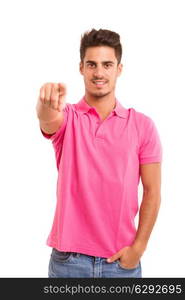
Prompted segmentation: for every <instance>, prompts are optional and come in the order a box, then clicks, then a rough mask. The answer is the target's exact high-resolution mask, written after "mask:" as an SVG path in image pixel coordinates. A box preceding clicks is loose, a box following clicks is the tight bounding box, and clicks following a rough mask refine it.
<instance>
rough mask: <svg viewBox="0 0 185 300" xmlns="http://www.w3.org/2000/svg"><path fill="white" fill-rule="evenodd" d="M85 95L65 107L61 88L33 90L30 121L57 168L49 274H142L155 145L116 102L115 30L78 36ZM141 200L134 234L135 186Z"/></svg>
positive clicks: (154, 191) (157, 153)
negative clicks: (33, 115)
mask: <svg viewBox="0 0 185 300" xmlns="http://www.w3.org/2000/svg"><path fill="white" fill-rule="evenodd" d="M80 56H81V62H80V73H81V74H82V76H83V78H84V84H85V95H84V97H83V98H82V99H81V100H80V101H79V102H78V103H76V104H70V103H65V95H66V87H65V85H64V84H63V83H59V84H57V83H56V84H55V83H46V84H44V85H43V86H42V87H41V89H40V95H39V99H38V102H37V107H36V109H37V116H38V118H39V122H40V130H41V132H42V134H43V136H44V137H46V138H48V139H51V141H52V143H53V147H54V151H55V157H56V165H57V169H58V181H57V204H56V210H55V216H54V221H53V226H52V230H51V232H50V235H49V237H48V239H47V245H48V246H50V247H52V248H53V249H52V253H51V257H50V262H49V277H109V278H111V277H142V272H141V261H140V259H141V257H142V255H143V253H144V251H145V249H146V247H147V243H148V240H149V237H150V234H151V232H152V229H153V226H154V223H155V221H156V218H157V214H158V210H159V206H160V198H161V196H160V186H161V161H162V146H161V142H160V138H159V134H158V132H157V129H156V127H155V124H154V122H153V121H152V119H151V118H150V117H148V116H146V115H145V114H143V113H141V112H137V111H136V110H135V109H134V108H128V109H127V108H125V107H123V106H122V105H121V103H120V102H119V101H118V100H117V98H116V97H115V87H116V81H117V78H118V76H120V74H121V71H122V64H121V56H122V47H121V44H120V37H119V35H118V34H117V33H115V32H112V31H109V30H102V29H100V30H95V29H93V30H91V31H90V32H86V33H85V34H84V35H83V36H82V38H81V46H80ZM140 178H141V181H142V185H143V198H142V202H141V206H140V209H139V223H138V227H137V230H136V228H135V224H134V218H135V216H136V214H137V212H138V184H139V180H140Z"/></svg>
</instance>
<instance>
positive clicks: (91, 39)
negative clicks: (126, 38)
mask: <svg viewBox="0 0 185 300" xmlns="http://www.w3.org/2000/svg"><path fill="white" fill-rule="evenodd" d="M93 46H109V47H112V48H114V50H115V55H116V58H117V60H118V64H119V63H120V61H121V56H122V46H121V43H120V36H119V34H118V33H116V32H114V31H110V30H107V29H99V30H96V29H92V30H91V31H86V32H85V33H84V35H83V36H81V44H80V58H81V61H83V59H84V57H85V51H86V49H87V48H89V47H93Z"/></svg>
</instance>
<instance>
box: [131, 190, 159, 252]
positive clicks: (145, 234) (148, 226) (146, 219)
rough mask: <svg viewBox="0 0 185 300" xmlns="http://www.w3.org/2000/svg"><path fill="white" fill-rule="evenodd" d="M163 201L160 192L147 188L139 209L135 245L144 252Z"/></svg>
mask: <svg viewBox="0 0 185 300" xmlns="http://www.w3.org/2000/svg"><path fill="white" fill-rule="evenodd" d="M160 202H161V196H160V193H159V192H158V193H157V192H156V191H154V192H152V191H147V190H145V191H144V193H143V199H142V202H141V206H140V211H139V223H138V228H137V232H136V237H135V240H134V243H133V246H134V247H136V248H137V249H138V251H140V252H141V253H143V252H144V251H145V249H146V246H147V243H148V240H149V237H150V234H151V232H152V229H153V227H154V224H155V221H156V219H157V215H158V211H159V207H160Z"/></svg>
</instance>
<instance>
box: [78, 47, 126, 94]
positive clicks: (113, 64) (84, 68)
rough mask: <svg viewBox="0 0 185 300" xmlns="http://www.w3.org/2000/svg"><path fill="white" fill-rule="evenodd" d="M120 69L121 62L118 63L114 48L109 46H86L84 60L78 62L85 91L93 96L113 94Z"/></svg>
mask: <svg viewBox="0 0 185 300" xmlns="http://www.w3.org/2000/svg"><path fill="white" fill-rule="evenodd" d="M121 71H122V64H119V65H118V61H117V58H116V56H115V50H114V48H111V47H109V46H96V47H89V48H87V49H86V52H85V57H84V60H83V62H81V63H80V72H81V74H82V75H83V77H84V83H85V90H86V93H87V94H89V95H91V96H94V97H104V96H106V95H108V94H110V93H112V94H113V93H114V90H115V86H116V80H117V77H118V76H119V75H120V74H121Z"/></svg>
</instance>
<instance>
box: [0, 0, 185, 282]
mask: <svg viewBox="0 0 185 300" xmlns="http://www.w3.org/2000/svg"><path fill="white" fill-rule="evenodd" d="M184 4H185V2H184V1H183V0H182V1H180V0H172V1H170V0H166V1H165V0H139V1H138V0H136V1H134V0H127V1H124V0H121V1H118V0H114V1H108V0H101V1H99V0H93V1H82V0H78V1H70V0H68V1H62V0H37V1H33V0H32V1H31V0H30V1H25V0H24V1H23V0H22V1H21V0H17V1H13V0H12V1H10V0H6V1H1V4H0V38H1V41H0V42H1V46H0V52H1V55H0V97H1V99H0V101H1V102H0V103H1V114H0V126H1V127H0V128H1V148H0V149H1V155H0V170H1V189H0V203H1V207H0V276H1V277H47V271H48V262H49V256H50V252H51V248H50V247H48V246H46V244H45V243H46V239H47V236H48V234H49V231H50V229H51V225H52V221H53V216H54V209H55V203H56V181H57V169H56V163H55V156H54V150H53V147H52V144H51V142H50V141H49V140H46V139H45V138H44V137H42V135H41V133H40V130H39V122H38V119H37V117H36V110H35V107H36V102H37V97H38V94H39V89H40V87H41V85H43V84H44V83H46V82H60V81H61V82H64V83H66V84H67V87H68V96H67V99H66V100H67V102H69V103H76V102H78V101H79V100H80V99H81V97H82V96H83V94H84V85H83V78H82V76H81V75H80V73H79V71H78V66H79V45H80V37H81V34H83V33H84V31H86V30H89V29H92V28H95V29H99V28H103V29H110V30H114V31H117V32H118V33H119V34H120V36H121V41H122V45H123V61H122V62H123V64H124V70H123V74H122V76H121V77H120V78H119V81H118V84H117V90H116V95H117V98H118V99H119V100H120V102H121V103H122V104H123V106H125V107H127V108H129V107H134V108H135V109H136V110H138V111H141V112H143V113H145V114H147V115H148V116H150V117H151V118H152V119H153V120H154V122H155V124H156V126H157V128H158V130H159V133H160V136H161V140H162V144H163V164H162V193H161V194H162V203H161V208H160V213H159V216H158V219H157V222H156V224H155V227H154V229H153V232H152V235H151V238H150V241H149V244H148V248H147V250H146V252H145V253H144V255H143V257H142V268H143V277H185V260H184V253H185V242H184V229H185V217H184V211H185V192H184V189H185V142H184V139H185V134H184V130H185V111H184V109H185V106H184V102H185V85H184V79H185V34H184V28H185V18H184V16H185V8H184ZM141 194H142V193H141V186H139V195H140V197H141ZM140 200H141V199H140Z"/></svg>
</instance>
